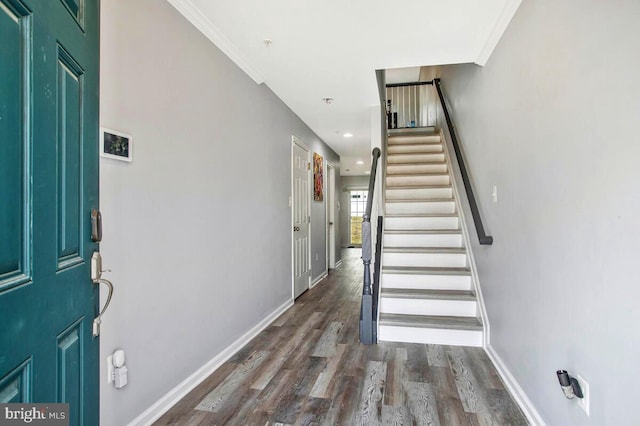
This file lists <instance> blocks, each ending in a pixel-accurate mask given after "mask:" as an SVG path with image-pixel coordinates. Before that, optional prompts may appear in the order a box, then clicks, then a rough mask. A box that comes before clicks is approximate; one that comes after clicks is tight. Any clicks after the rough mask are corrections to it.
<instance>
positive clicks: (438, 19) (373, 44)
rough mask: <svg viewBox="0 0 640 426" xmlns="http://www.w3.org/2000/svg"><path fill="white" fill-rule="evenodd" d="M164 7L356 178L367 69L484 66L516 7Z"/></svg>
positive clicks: (369, 3) (451, 2) (361, 2)
mask: <svg viewBox="0 0 640 426" xmlns="http://www.w3.org/2000/svg"><path fill="white" fill-rule="evenodd" d="M168 1H169V3H171V4H172V5H173V6H174V7H175V8H176V9H178V10H179V11H180V12H181V13H182V14H183V15H184V16H185V17H186V18H187V19H189V20H190V21H191V22H192V23H193V24H194V25H195V26H196V27H197V28H198V29H199V30H200V31H202V32H203V33H204V34H205V35H206V36H207V37H208V38H209V39H211V41H213V42H214V43H215V44H216V45H217V46H218V47H219V48H220V49H221V50H222V51H223V52H224V53H225V54H227V55H228V56H229V57H230V58H231V59H232V60H233V61H234V62H235V63H236V64H238V66H239V67H240V68H242V69H243V70H244V71H245V72H246V73H247V74H248V75H249V76H251V78H253V79H254V80H255V81H256V82H257V83H265V84H267V85H268V86H269V87H270V88H271V90H273V91H274V92H275V93H276V95H278V96H279V97H280V98H281V99H282V100H283V101H284V102H285V103H286V104H287V105H288V106H289V108H291V109H292V110H293V111H294V112H295V113H296V114H298V116H300V118H301V119H302V120H303V121H304V122H305V123H306V124H307V125H308V126H309V127H310V128H311V129H312V130H314V131H315V132H316V134H318V136H320V137H321V138H322V139H323V140H324V141H325V142H326V143H327V144H329V145H330V146H331V147H332V148H333V149H334V150H335V151H336V152H337V153H338V154H340V156H341V157H342V163H343V164H341V169H342V171H343V173H342V174H345V173H344V170H345V169H347V168H350V167H353V168H357V169H358V170H357V171H356V170H352V171H351V172H347V173H346V174H363V173H364V170H365V169H366V167H362V171H359V169H360V168H361V167H360V166H357V165H356V164H355V161H357V160H358V159H362V160H363V161H365V163H366V162H369V161H370V160H369V155H370V132H371V121H370V116H371V115H370V107H371V106H373V105H377V104H378V103H379V100H378V91H377V84H376V77H375V70H376V69H389V68H405V67H414V68H413V72H412V71H407V72H406V75H407V77H404V78H406V79H411V78H412V76H414V75H416V76H417V73H416V72H415V69H416V68H415V67H420V66H426V65H441V64H453V63H463V62H475V63H478V64H480V65H484V63H485V62H486V60H487V59H488V57H489V55H490V54H491V52H492V51H493V48H494V47H495V45H496V43H497V42H498V40H499V38H500V36H501V35H502V33H503V32H504V30H505V28H506V26H507V24H508V23H509V21H510V20H511V17H512V16H513V14H514V13H515V11H516V9H517V7H518V6H519V4H520V1H521V0H483V1H477V0H447V1H443V0H438V1H436V0H396V1H393V2H391V1H388V0H385V1H383V0H350V1H344V0H317V1H311V0H270V1H264V0H243V1H228V0H224V1H223V0H168ZM265 39H270V40H272V43H271V45H270V47H266V46H265V43H264V40H265ZM418 73H419V71H418ZM399 78H400V79H403V77H399ZM405 81H407V80H405ZM322 98H333V99H334V101H333V102H332V103H331V104H330V105H329V104H326V103H325V102H323V101H322ZM347 132H348V133H352V134H353V135H354V136H353V137H352V138H345V137H343V134H344V133H347ZM347 163H349V164H347ZM350 164H351V165H350ZM356 166H357V167H356ZM350 170H351V169H350Z"/></svg>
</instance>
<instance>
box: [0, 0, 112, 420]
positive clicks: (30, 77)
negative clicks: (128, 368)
mask: <svg viewBox="0 0 640 426" xmlns="http://www.w3.org/2000/svg"><path fill="white" fill-rule="evenodd" d="M98 14H99V10H98V0H0V402H49V403H52V402H67V403H69V404H70V410H71V415H70V417H71V424H72V425H79V424H84V425H97V424H98V422H99V420H98V419H99V408H98V397H99V390H98V339H96V338H93V337H92V327H91V325H92V321H93V318H94V316H95V315H96V312H97V309H98V306H97V304H98V293H97V289H96V287H95V286H94V285H93V284H92V282H91V279H90V259H91V254H92V253H93V251H95V250H97V249H98V245H97V244H96V243H94V242H92V241H91V238H90V230H91V221H90V212H91V209H93V208H96V209H97V208H98V152H97V140H98V66H99V28H98V25H99V18H98Z"/></svg>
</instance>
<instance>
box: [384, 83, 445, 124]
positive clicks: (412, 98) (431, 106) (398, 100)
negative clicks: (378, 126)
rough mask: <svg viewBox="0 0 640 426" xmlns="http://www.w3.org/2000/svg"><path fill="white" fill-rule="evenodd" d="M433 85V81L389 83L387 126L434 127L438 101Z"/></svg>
mask: <svg viewBox="0 0 640 426" xmlns="http://www.w3.org/2000/svg"><path fill="white" fill-rule="evenodd" d="M432 86H433V82H432V81H418V82H414V83H396V84H387V85H386V89H385V98H386V103H385V109H386V113H387V114H386V118H387V128H388V129H407V128H412V127H434V126H435V123H436V116H437V113H436V103H437V101H436V95H435V93H434V90H433V87H432Z"/></svg>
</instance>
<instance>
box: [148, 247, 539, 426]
mask: <svg viewBox="0 0 640 426" xmlns="http://www.w3.org/2000/svg"><path fill="white" fill-rule="evenodd" d="M342 259H343V263H342V265H341V266H340V267H339V268H338V269H336V270H332V271H331V273H330V275H329V277H328V278H326V279H324V280H323V281H321V282H320V283H319V284H318V285H317V286H316V287H314V288H313V289H311V290H309V291H307V292H306V293H305V294H303V295H302V296H301V297H300V298H299V299H298V300H297V301H296V303H295V305H294V306H293V307H292V308H290V309H289V310H288V311H287V312H285V313H284V314H283V315H282V316H281V317H280V318H278V319H277V320H276V321H275V322H274V323H272V324H271V325H270V326H269V327H267V328H266V329H265V330H264V331H263V332H262V333H260V334H259V335H258V336H257V337H256V338H254V339H253V340H252V341H251V342H250V343H249V344H248V345H247V346H245V347H244V348H243V349H242V350H240V351H239V352H238V353H237V354H235V355H234V356H233V357H232V358H231V359H229V361H227V362H226V363H225V364H223V365H222V366H221V367H220V368H219V369H218V370H217V371H216V372H215V373H214V374H212V375H211V376H210V377H209V378H207V379H206V380H205V381H204V382H203V383H201V384H200V385H199V386H198V387H196V388H195V389H194V390H193V391H192V392H190V393H189V394H188V395H187V396H186V397H185V398H184V399H182V400H181V401H180V402H179V403H178V404H176V405H175V406H174V407H173V408H172V409H171V410H169V411H168V412H167V413H166V414H165V415H164V416H162V417H161V418H160V419H159V420H158V421H157V422H156V423H155V425H156V426H164V425H222V424H234V425H260V426H264V425H275V424H291V425H293V424H302V425H307V424H318V425H324V424H327V425H328V424H331V425H336V424H337V425H354V424H362V425H374V424H385V425H387V424H388V425H401V424H414V425H426V424H429V425H438V424H440V425H526V424H528V423H527V421H526V419H525V418H524V416H523V414H522V413H521V411H520V409H519V408H518V407H517V405H516V404H515V403H514V402H513V400H512V399H511V397H510V396H509V394H508V393H507V391H506V390H505V389H504V386H503V384H502V382H501V381H500V379H499V377H498V375H497V373H496V371H495V368H494V367H493V365H492V364H491V362H490V361H489V359H488V357H487V356H486V354H485V353H484V351H483V350H482V349H481V348H462V347H449V346H435V345H420V344H406V343H389V342H383V343H381V344H378V345H371V346H363V345H360V344H359V342H358V315H359V310H360V294H361V287H362V261H361V260H360V250H359V249H346V250H344V251H343V252H342Z"/></svg>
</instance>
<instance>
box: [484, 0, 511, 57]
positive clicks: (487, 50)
mask: <svg viewBox="0 0 640 426" xmlns="http://www.w3.org/2000/svg"><path fill="white" fill-rule="evenodd" d="M520 3H522V0H508V1H507V2H506V3H505V5H504V8H503V9H502V12H500V16H498V19H497V20H496V23H495V24H494V26H493V29H492V30H491V32H490V33H489V36H488V37H487V41H486V42H485V43H484V46H482V50H480V54H479V55H478V59H476V64H478V65H480V66H485V65H486V64H487V61H488V60H489V57H490V56H491V54H492V53H493V50H494V49H495V48H496V46H497V45H498V42H499V41H500V38H501V37H502V34H504V32H505V31H506V29H507V26H508V25H509V22H511V19H512V18H513V15H515V14H516V11H517V10H518V7H520Z"/></svg>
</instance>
